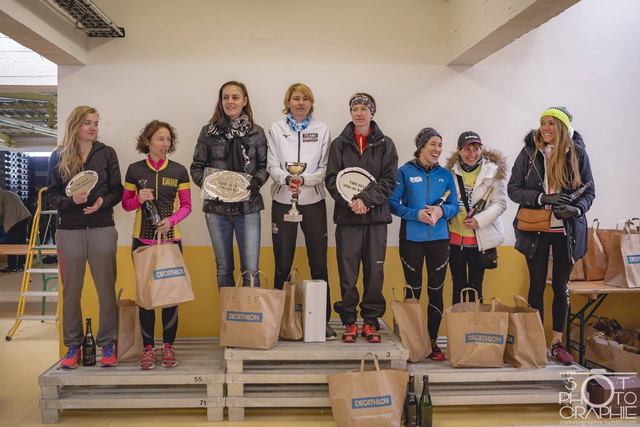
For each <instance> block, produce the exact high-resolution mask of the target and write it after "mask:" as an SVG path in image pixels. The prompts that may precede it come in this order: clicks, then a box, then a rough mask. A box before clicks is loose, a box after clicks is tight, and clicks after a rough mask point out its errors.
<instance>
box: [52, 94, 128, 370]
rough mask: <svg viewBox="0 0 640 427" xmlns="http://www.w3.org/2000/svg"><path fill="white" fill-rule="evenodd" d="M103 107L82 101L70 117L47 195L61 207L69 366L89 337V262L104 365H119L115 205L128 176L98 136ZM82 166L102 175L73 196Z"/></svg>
mask: <svg viewBox="0 0 640 427" xmlns="http://www.w3.org/2000/svg"><path fill="white" fill-rule="evenodd" d="M98 122H99V117H98V112H97V111H96V110H95V108H91V107H85V106H83V107H76V108H75V109H74V110H73V111H72V112H71V115H70V116H69V118H68V119H67V127H66V132H65V135H64V138H63V139H62V143H61V144H60V146H59V147H58V148H57V149H56V150H55V151H54V152H53V153H51V157H50V158H49V177H48V179H47V200H48V202H49V204H50V205H51V206H52V207H53V208H54V209H57V210H58V215H57V218H56V226H57V231H56V244H57V247H58V260H59V269H60V278H61V280H62V286H63V288H64V293H63V304H62V329H63V335H64V345H65V346H66V347H68V351H67V354H66V355H65V356H64V358H63V359H62V362H61V366H62V367H63V368H66V369H73V368H75V367H77V366H78V362H79V361H80V358H81V357H82V354H81V353H82V352H81V349H80V345H81V344H82V339H83V337H84V331H83V325H82V308H81V305H80V299H81V296H82V286H83V285H84V273H85V269H86V265H87V262H88V263H89V268H90V270H91V276H92V278H93V282H94V284H95V286H96V291H97V293H98V305H99V306H100V322H99V324H100V329H99V330H98V335H97V337H96V342H97V344H98V346H100V347H102V360H101V362H100V363H101V366H116V365H117V364H118V361H117V359H116V351H115V340H116V328H117V324H118V306H117V304H116V291H115V285H116V244H117V239H118V232H117V231H116V227H115V223H114V221H113V207H114V206H115V205H117V204H118V203H120V200H121V199H122V192H123V190H124V189H123V187H122V181H121V178H120V166H119V164H118V156H117V155H116V151H115V150H114V149H113V148H111V147H109V146H107V145H105V144H103V143H102V142H100V141H98ZM81 171H94V172H95V173H96V174H97V176H98V181H97V182H96V184H95V186H94V187H93V189H92V190H90V191H85V192H82V193H78V194H74V195H72V196H67V194H66V191H65V189H66V187H67V184H68V183H69V181H71V179H72V178H73V177H74V176H75V175H76V174H77V173H79V172H81Z"/></svg>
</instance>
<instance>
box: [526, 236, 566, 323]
mask: <svg viewBox="0 0 640 427" xmlns="http://www.w3.org/2000/svg"><path fill="white" fill-rule="evenodd" d="M549 248H553V274H552V279H551V287H552V289H553V304H552V307H551V314H552V315H553V330H554V332H563V331H564V328H565V326H566V324H567V314H568V311H569V277H570V276H571V270H573V263H572V262H571V260H570V259H569V250H568V247H567V236H565V235H564V234H562V233H540V237H539V238H538V246H537V247H536V251H535V252H534V254H533V256H532V257H531V259H527V267H528V268H529V304H531V307H533V308H537V309H538V311H540V318H541V319H542V320H543V322H544V290H545V288H546V286H547V269H548V267H549Z"/></svg>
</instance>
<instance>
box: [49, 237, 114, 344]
mask: <svg viewBox="0 0 640 427" xmlns="http://www.w3.org/2000/svg"><path fill="white" fill-rule="evenodd" d="M117 240H118V232H117V231H116V228H115V227H98V228H89V229H83V230H60V229H58V230H57V232H56V245H57V247H58V263H59V268H60V277H61V280H62V295H63V298H62V328H63V331H64V334H63V335H64V345H65V346H67V347H68V346H70V345H81V344H82V339H83V338H84V325H83V322H82V320H83V319H82V307H81V304H80V301H81V297H82V287H83V285H84V274H85V270H86V268H87V261H88V262H89V270H90V271H91V277H92V278H93V283H94V284H95V286H96V291H97V293H98V305H99V307H100V318H99V328H98V335H97V337H96V342H97V344H98V346H100V347H103V346H105V345H107V344H109V343H111V342H115V340H116V328H117V325H118V306H117V303H116V243H117Z"/></svg>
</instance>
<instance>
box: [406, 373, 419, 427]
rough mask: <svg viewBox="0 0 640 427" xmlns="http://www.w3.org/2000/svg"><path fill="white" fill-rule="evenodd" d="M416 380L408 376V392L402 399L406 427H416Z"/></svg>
mask: <svg viewBox="0 0 640 427" xmlns="http://www.w3.org/2000/svg"><path fill="white" fill-rule="evenodd" d="M415 382H416V378H415V377H414V376H413V375H409V390H408V391H407V396H406V397H405V399H404V425H405V426H407V427H417V426H418V400H417V399H416V390H415Z"/></svg>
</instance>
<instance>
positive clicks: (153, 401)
mask: <svg viewBox="0 0 640 427" xmlns="http://www.w3.org/2000/svg"><path fill="white" fill-rule="evenodd" d="M159 347H160V346H157V349H158V358H159V360H158V364H157V365H156V368H155V369H153V370H150V371H143V370H141V369H139V367H138V361H132V362H122V361H120V362H119V363H118V366H116V367H112V368H101V367H100V358H99V357H98V361H97V364H96V366H89V367H87V366H79V367H78V368H76V369H62V368H60V363H59V362H56V364H54V365H53V366H52V367H51V368H49V369H48V370H47V371H46V372H44V373H43V374H42V375H40V377H39V378H38V382H39V384H40V388H41V392H42V398H41V399H40V408H41V411H42V421H43V423H45V424H51V423H58V422H59V421H60V410H61V409H91V408H130V409H131V408H139V409H142V408H203V409H206V410H207V419H208V420H209V421H222V420H223V416H224V414H223V411H224V405H225V399H224V382H225V361H224V359H223V354H224V349H223V348H222V347H220V345H219V344H218V340H217V339H213V338H181V339H177V340H176V342H175V348H176V356H177V359H178V366H176V367H173V368H163V367H162V366H160V358H161V349H160V348H159ZM140 352H141V353H142V349H140Z"/></svg>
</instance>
